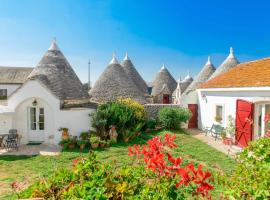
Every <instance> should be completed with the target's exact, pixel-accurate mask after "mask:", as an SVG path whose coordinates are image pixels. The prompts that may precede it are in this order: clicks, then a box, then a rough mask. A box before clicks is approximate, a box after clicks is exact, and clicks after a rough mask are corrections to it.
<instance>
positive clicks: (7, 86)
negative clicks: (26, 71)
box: [0, 84, 21, 96]
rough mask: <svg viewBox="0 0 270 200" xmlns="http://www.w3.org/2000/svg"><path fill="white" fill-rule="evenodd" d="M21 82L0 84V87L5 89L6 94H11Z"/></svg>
mask: <svg viewBox="0 0 270 200" xmlns="http://www.w3.org/2000/svg"><path fill="white" fill-rule="evenodd" d="M20 86H21V84H0V89H7V95H8V96H9V95H11V94H12V93H13V92H14V91H15V90H16V89H17V88H18V87H20Z"/></svg>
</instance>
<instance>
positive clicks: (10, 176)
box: [0, 131, 235, 199]
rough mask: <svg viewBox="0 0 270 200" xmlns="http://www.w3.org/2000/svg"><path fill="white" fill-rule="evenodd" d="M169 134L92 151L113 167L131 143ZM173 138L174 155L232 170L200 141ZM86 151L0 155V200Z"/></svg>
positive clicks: (127, 160)
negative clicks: (17, 186)
mask: <svg viewBox="0 0 270 200" xmlns="http://www.w3.org/2000/svg"><path fill="white" fill-rule="evenodd" d="M167 132H169V131H154V132H151V133H144V134H142V135H141V136H140V137H138V138H136V139H135V140H134V141H132V142H130V143H128V144H126V143H119V144H117V145H114V146H112V147H109V148H105V149H97V150H95V151H96V153H97V154H98V157H99V158H100V159H101V160H103V161H114V162H115V164H117V165H124V164H129V163H131V159H130V158H129V157H128V156H127V147H128V146H130V145H133V144H145V142H146V141H147V140H148V139H150V138H152V137H153V136H155V135H164V134H165V133H167ZM174 133H175V134H176V135H177V138H176V143H177V144H178V147H177V148H175V149H174V154H175V155H178V156H183V157H185V159H186V160H187V161H194V162H195V163H202V164H204V165H205V166H206V167H207V168H208V169H209V170H211V171H216V170H218V169H221V170H223V171H224V172H229V171H230V170H233V169H234V167H235V162H234V160H233V159H231V158H229V157H228V156H226V155H225V154H223V153H221V152H219V151H217V150H216V149H214V148H212V147H210V146H208V145H207V144H205V143H203V142H201V141H200V140H198V139H196V138H193V137H192V136H190V135H188V134H185V133H183V132H182V131H174ZM87 152H88V149H86V150H85V151H84V152H80V151H79V150H74V151H64V152H62V153H61V154H60V155H59V156H0V199H8V198H9V197H10V193H11V188H10V184H11V183H12V182H14V181H18V182H22V181H23V182H27V183H31V182H33V181H34V180H37V179H38V177H40V176H48V175H49V174H51V173H52V172H53V171H54V170H55V169H57V168H63V167H71V161H72V160H73V159H75V158H76V157H79V156H87Z"/></svg>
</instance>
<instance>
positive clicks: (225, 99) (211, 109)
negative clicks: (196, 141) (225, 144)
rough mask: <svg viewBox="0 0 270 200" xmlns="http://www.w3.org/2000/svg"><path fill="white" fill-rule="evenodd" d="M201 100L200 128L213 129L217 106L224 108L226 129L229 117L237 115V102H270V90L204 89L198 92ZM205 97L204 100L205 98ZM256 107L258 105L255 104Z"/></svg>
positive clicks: (223, 123)
mask: <svg viewBox="0 0 270 200" xmlns="http://www.w3.org/2000/svg"><path fill="white" fill-rule="evenodd" d="M197 91H198V99H199V105H198V106H199V119H198V121H199V124H198V125H199V128H204V127H211V125H212V124H213V123H214V122H215V112H216V110H215V109H216V105H222V106H223V108H224V116H223V118H224V121H223V122H222V125H223V126H224V127H226V124H227V117H228V116H229V115H231V116H232V117H233V118H235V115H236V100H237V99H243V100H246V101H250V102H254V103H256V102H264V101H266V102H270V88H266V87H264V88H243V89H242V88H232V89H220V90H219V89H209V90H207V89H204V90H197ZM203 96H204V98H203ZM255 105H256V104H255Z"/></svg>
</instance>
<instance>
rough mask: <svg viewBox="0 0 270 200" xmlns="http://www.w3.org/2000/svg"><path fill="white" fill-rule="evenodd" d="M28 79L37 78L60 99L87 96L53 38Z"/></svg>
mask: <svg viewBox="0 0 270 200" xmlns="http://www.w3.org/2000/svg"><path fill="white" fill-rule="evenodd" d="M28 79H31V80H39V81H40V82H42V83H43V84H44V85H45V86H46V87H47V88H48V89H49V90H50V91H51V92H52V93H53V94H54V95H55V96H57V97H58V98H59V99H60V100H70V99H83V98H89V95H88V93H87V91H86V90H85V89H84V87H83V84H82V83H81V81H80V79H79V78H78V77H77V75H76V73H75V72H74V71H73V69H72V67H71V66H70V64H69V62H68V61H67V59H66V58H65V56H64V55H63V54H62V52H61V51H60V50H59V48H58V46H57V44H56V41H55V40H54V41H53V42H52V44H51V46H50V48H49V49H48V51H47V52H46V53H45V54H44V56H43V57H42V59H41V61H40V62H39V63H38V64H37V66H36V67H35V68H34V70H33V71H32V72H31V73H30V75H29V76H28Z"/></svg>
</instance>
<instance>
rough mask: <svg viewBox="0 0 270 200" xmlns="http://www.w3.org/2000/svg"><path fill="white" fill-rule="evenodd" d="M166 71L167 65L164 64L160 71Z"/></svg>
mask: <svg viewBox="0 0 270 200" xmlns="http://www.w3.org/2000/svg"><path fill="white" fill-rule="evenodd" d="M165 69H166V67H165V64H164V63H163V64H162V67H161V68H160V71H161V70H165Z"/></svg>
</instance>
